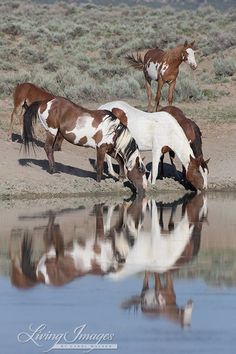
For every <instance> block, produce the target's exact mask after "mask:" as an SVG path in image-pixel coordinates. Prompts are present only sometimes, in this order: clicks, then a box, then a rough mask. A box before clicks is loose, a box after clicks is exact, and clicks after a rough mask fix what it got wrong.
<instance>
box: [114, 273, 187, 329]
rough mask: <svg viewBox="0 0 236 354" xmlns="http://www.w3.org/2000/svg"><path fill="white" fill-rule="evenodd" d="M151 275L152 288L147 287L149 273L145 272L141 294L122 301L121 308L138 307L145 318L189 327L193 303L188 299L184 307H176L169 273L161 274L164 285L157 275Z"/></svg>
mask: <svg viewBox="0 0 236 354" xmlns="http://www.w3.org/2000/svg"><path fill="white" fill-rule="evenodd" d="M153 275H154V287H153V288H150V287H149V278H150V273H149V272H145V274H144V279H143V287H142V291H141V294H140V295H137V296H132V297H131V298H130V299H128V300H126V301H123V303H122V305H121V307H122V308H123V309H125V310H127V309H130V308H131V307H132V306H135V308H136V309H137V308H138V306H139V305H140V309H141V311H142V313H143V314H144V315H146V316H152V318H153V317H154V316H158V317H159V316H164V317H165V318H167V319H168V320H170V321H171V322H173V323H175V324H179V325H180V326H181V327H185V326H190V325H191V320H192V311H193V301H192V300H191V299H189V300H188V301H187V303H186V304H185V305H184V306H179V305H177V303H176V293H175V290H174V285H173V279H172V275H171V272H166V273H164V274H163V278H164V279H165V282H164V285H163V282H162V281H161V277H160V274H159V273H157V272H154V273H153Z"/></svg>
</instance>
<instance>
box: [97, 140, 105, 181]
mask: <svg viewBox="0 0 236 354" xmlns="http://www.w3.org/2000/svg"><path fill="white" fill-rule="evenodd" d="M106 152H107V148H106V146H104V145H103V146H100V147H97V182H101V179H102V173H103V167H104V160H105V155H106Z"/></svg>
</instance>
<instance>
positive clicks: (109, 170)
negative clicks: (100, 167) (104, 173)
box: [106, 154, 118, 178]
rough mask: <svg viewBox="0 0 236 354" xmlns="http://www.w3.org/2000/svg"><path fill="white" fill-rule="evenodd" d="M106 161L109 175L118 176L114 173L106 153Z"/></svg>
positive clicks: (109, 157)
mask: <svg viewBox="0 0 236 354" xmlns="http://www.w3.org/2000/svg"><path fill="white" fill-rule="evenodd" d="M106 161H107V167H108V174H109V175H111V176H112V177H115V178H118V175H117V174H116V173H115V171H114V169H113V166H112V163H111V156H109V155H108V154H106Z"/></svg>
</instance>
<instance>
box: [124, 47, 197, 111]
mask: <svg viewBox="0 0 236 354" xmlns="http://www.w3.org/2000/svg"><path fill="white" fill-rule="evenodd" d="M193 45H194V42H192V43H190V44H189V43H188V42H187V41H185V43H184V44H181V45H178V46H177V47H175V48H172V49H168V50H166V51H164V50H162V49H160V48H154V49H150V50H148V51H147V53H146V54H145V56H144V59H142V57H141V55H139V54H137V58H135V57H134V55H128V56H126V60H127V61H128V63H129V64H130V65H131V66H133V67H134V68H136V69H139V70H143V73H144V77H145V80H146V90H147V96H148V111H149V112H151V108H152V105H151V104H152V88H151V82H152V80H154V81H157V94H156V98H155V101H156V106H155V110H156V111H157V109H158V106H159V102H160V98H161V90H162V87H163V85H164V84H165V83H167V84H168V85H169V90H168V104H169V105H170V106H171V105H172V102H173V93H174V89H175V85H176V80H177V76H178V74H179V66H180V64H181V63H183V62H186V63H188V64H189V65H190V67H191V68H192V69H193V70H195V69H196V68H197V63H196V60H195V56H194V50H193Z"/></svg>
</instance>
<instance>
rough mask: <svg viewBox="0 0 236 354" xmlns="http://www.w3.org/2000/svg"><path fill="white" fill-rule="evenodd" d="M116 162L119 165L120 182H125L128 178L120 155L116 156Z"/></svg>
mask: <svg viewBox="0 0 236 354" xmlns="http://www.w3.org/2000/svg"><path fill="white" fill-rule="evenodd" d="M116 160H117V162H118V163H119V180H124V179H125V178H126V174H125V166H124V161H123V159H122V158H121V157H120V156H119V155H117V156H116Z"/></svg>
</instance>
